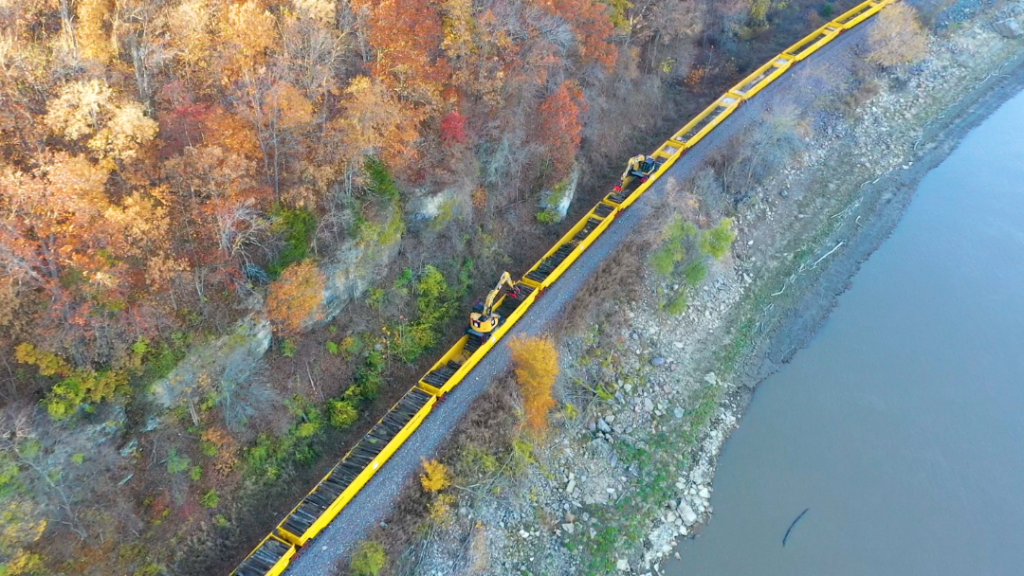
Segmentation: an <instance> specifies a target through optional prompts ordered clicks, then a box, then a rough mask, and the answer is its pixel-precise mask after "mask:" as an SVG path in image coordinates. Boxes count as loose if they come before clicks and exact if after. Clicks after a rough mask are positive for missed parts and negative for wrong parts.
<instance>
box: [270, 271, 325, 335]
mask: <svg viewBox="0 0 1024 576" xmlns="http://www.w3.org/2000/svg"><path fill="white" fill-rule="evenodd" d="M326 283H327V282H326V278H325V277H324V273H323V272H321V271H320V269H319V268H317V267H316V264H313V263H312V262H309V261H306V262H301V263H299V264H295V265H293V266H289V267H288V268H287V269H285V271H284V272H282V273H281V277H280V278H278V279H277V281H276V282H274V283H273V284H271V285H270V291H269V293H268V294H267V314H268V315H269V316H270V321H271V322H272V323H273V324H274V329H275V330H276V331H277V332H279V333H282V334H296V333H298V332H299V331H300V330H302V328H303V327H304V326H305V325H306V324H307V323H309V322H315V321H317V320H319V319H321V318H322V317H323V312H322V311H321V310H320V304H321V303H322V302H323V299H324V287H325V285H326Z"/></svg>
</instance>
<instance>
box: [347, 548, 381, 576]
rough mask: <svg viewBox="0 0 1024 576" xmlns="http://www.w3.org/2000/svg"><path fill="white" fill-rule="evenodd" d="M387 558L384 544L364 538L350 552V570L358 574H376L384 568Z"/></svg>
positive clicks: (366, 575)
mask: <svg viewBox="0 0 1024 576" xmlns="http://www.w3.org/2000/svg"><path fill="white" fill-rule="evenodd" d="M387 559H388V555H387V552H386V551H385V550H384V546H381V545H380V543H378V542H374V541H373V540H364V541H362V542H360V543H359V546H358V547H357V548H356V551H355V553H353V554H352V572H354V573H355V574H357V575H358V576H377V575H378V574H380V572H381V570H383V569H384V564H386V563H387Z"/></svg>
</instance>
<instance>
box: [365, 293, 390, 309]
mask: <svg viewBox="0 0 1024 576" xmlns="http://www.w3.org/2000/svg"><path fill="white" fill-rule="evenodd" d="M387 302H388V293H387V291H386V290H384V289H383V288H371V289H370V295H369V296H367V297H366V305H367V306H369V307H370V308H372V309H373V310H377V311H378V312H379V311H380V310H382V309H383V308H384V305H385V304H387Z"/></svg>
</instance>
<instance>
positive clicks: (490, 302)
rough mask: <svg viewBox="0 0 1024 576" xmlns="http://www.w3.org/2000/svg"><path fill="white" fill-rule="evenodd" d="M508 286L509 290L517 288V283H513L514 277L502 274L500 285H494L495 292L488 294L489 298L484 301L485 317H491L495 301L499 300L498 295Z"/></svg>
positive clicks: (505, 273) (506, 273)
mask: <svg viewBox="0 0 1024 576" xmlns="http://www.w3.org/2000/svg"><path fill="white" fill-rule="evenodd" d="M506 285H507V286H508V289H509V290H512V289H513V288H515V287H516V285H515V283H514V282H512V276H511V275H510V274H509V273H508V272H502V273H501V278H500V279H499V280H498V283H497V284H495V285H494V290H491V291H490V292H488V293H487V298H486V299H485V300H484V309H483V313H482V314H483V316H485V317H486V316H490V315H491V312H492V311H493V310H494V301H495V300H497V299H498V295H499V294H501V288H502V287H503V286H506Z"/></svg>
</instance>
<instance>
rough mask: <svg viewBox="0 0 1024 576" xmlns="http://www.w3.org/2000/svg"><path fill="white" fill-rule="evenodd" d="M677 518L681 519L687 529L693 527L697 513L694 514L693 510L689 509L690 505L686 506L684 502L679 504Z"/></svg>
mask: <svg viewBox="0 0 1024 576" xmlns="http://www.w3.org/2000/svg"><path fill="white" fill-rule="evenodd" d="M679 516H680V517H681V518H682V519H683V524H685V525H686V526H687V527H689V526H693V524H694V523H695V522H696V521H697V513H696V512H694V511H693V508H690V505H689V504H687V503H686V502H683V503H682V504H680V506H679Z"/></svg>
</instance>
